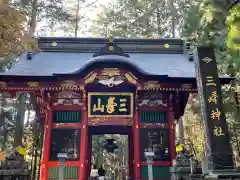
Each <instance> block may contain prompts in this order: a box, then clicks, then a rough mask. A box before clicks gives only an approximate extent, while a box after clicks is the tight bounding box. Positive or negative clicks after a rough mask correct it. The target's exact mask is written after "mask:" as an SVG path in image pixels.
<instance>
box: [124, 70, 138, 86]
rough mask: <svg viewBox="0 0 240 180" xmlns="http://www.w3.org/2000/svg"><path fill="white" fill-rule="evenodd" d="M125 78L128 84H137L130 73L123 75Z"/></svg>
mask: <svg viewBox="0 0 240 180" xmlns="http://www.w3.org/2000/svg"><path fill="white" fill-rule="evenodd" d="M125 77H126V79H127V80H128V81H129V82H130V83H132V84H135V85H136V84H137V78H136V77H135V76H134V75H133V74H132V73H130V72H128V73H125Z"/></svg>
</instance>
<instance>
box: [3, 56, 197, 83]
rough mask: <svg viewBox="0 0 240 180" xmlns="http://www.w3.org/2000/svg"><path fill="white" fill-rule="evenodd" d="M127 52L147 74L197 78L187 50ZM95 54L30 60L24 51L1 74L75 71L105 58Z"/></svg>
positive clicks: (130, 59) (42, 74) (50, 73)
mask: <svg viewBox="0 0 240 180" xmlns="http://www.w3.org/2000/svg"><path fill="white" fill-rule="evenodd" d="M128 54H129V55H130V58H125V60H126V61H129V62H131V63H132V64H135V65H136V66H137V67H138V69H139V70H141V71H143V72H144V73H146V74H152V75H168V76H169V77H186V78H195V66H194V62H190V61H188V59H187V57H186V56H185V55H184V54H160V53H128ZM92 56H93V53H73V52H39V53H37V54H35V55H34V56H33V58H32V59H31V60H27V58H26V54H23V55H22V56H20V58H19V61H18V63H16V64H15V65H14V66H13V67H12V68H11V69H9V71H8V72H4V73H2V75H31V76H51V75H53V74H65V73H72V72H74V71H77V70H79V69H81V68H83V67H84V66H86V65H87V64H88V63H90V62H91V61H92V60H94V61H97V60H98V59H102V58H103V57H101V56H100V57H101V58H100V57H97V58H92ZM104 58H111V59H113V58H117V56H113V55H112V56H111V55H107V56H105V57H104ZM121 58H123V57H121Z"/></svg>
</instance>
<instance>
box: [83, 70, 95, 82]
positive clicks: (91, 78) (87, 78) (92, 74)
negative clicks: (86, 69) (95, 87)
mask: <svg viewBox="0 0 240 180" xmlns="http://www.w3.org/2000/svg"><path fill="white" fill-rule="evenodd" d="M96 77H97V73H96V72H94V71H92V72H90V73H89V74H88V75H87V76H85V78H84V83H85V84H89V83H92V82H93V81H94V80H95V78H96Z"/></svg>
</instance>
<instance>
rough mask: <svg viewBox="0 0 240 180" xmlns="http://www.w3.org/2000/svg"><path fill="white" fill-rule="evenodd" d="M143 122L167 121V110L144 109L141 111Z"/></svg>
mask: <svg viewBox="0 0 240 180" xmlns="http://www.w3.org/2000/svg"><path fill="white" fill-rule="evenodd" d="M140 121H141V122H142V123H167V122H168V119H167V112H163V111H143V112H141V113H140Z"/></svg>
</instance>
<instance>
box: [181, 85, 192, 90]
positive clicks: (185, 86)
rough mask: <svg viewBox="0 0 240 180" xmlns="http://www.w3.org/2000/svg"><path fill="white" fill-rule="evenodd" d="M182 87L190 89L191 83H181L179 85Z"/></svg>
mask: <svg viewBox="0 0 240 180" xmlns="http://www.w3.org/2000/svg"><path fill="white" fill-rule="evenodd" d="M181 87H182V88H183V89H191V88H192V84H182V86H181Z"/></svg>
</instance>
